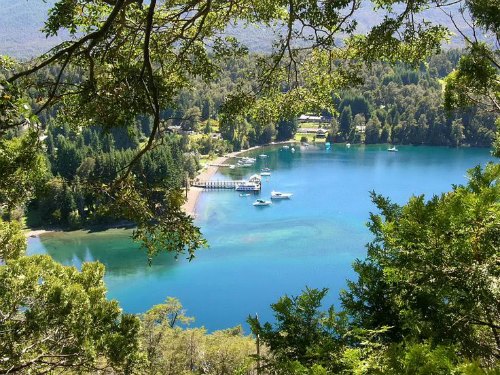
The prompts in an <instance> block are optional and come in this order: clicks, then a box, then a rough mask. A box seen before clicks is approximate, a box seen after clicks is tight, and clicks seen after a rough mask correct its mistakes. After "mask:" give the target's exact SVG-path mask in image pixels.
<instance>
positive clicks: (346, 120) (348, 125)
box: [339, 106, 352, 140]
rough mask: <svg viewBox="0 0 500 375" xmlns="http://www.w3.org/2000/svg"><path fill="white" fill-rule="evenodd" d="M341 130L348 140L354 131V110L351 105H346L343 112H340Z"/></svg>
mask: <svg viewBox="0 0 500 375" xmlns="http://www.w3.org/2000/svg"><path fill="white" fill-rule="evenodd" d="M339 125H340V132H341V133H342V137H343V138H344V139H345V140H348V139H349V137H350V134H351V132H352V112H351V107H349V106H347V107H344V109H343V110H342V113H341V114H340V120H339Z"/></svg>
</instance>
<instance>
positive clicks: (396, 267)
mask: <svg viewBox="0 0 500 375" xmlns="http://www.w3.org/2000/svg"><path fill="white" fill-rule="evenodd" d="M51 4H53V5H52V8H51V10H50V11H49V13H48V15H47V18H46V22H45V25H44V29H43V32H44V34H45V36H46V37H54V36H65V35H67V36H68V38H67V40H66V38H65V41H64V42H63V43H61V44H59V45H58V46H56V47H54V48H53V49H51V50H50V51H48V52H47V53H46V54H44V55H42V56H39V57H37V58H34V59H33V60H29V61H15V60H13V59H11V58H9V57H4V56H2V57H0V214H1V219H0V343H1V345H0V373H5V374H47V373H55V374H59V373H68V374H84V373H88V374H172V375H173V374H214V375H215V374H217V375H226V374H228V375H229V374H249V375H250V374H257V375H278V374H279V375H281V374H282V375H289V374H290V375H330V374H394V375H396V374H421V375H424V374H425V375H426V374H436V375H437V374H450V375H452V374H467V375H476V374H498V372H499V371H500V368H499V364H498V359H499V357H500V322H499V317H500V305H499V303H498V301H499V300H500V295H499V279H500V268H499V249H500V185H499V179H500V165H499V164H498V163H490V164H488V165H487V166H485V167H481V166H478V167H476V168H474V169H472V170H470V171H468V174H467V177H468V182H467V184H465V185H463V186H453V187H452V188H451V191H449V192H447V193H443V194H441V195H439V196H433V197H423V196H414V197H412V198H410V199H409V201H408V202H407V203H406V204H404V205H398V204H395V203H393V202H392V201H391V200H390V198H387V197H383V196H380V195H377V194H376V193H375V192H373V193H372V195H371V196H372V201H373V203H374V205H375V207H376V212H374V213H373V214H371V215H370V221H369V223H368V227H369V229H370V231H371V233H372V236H373V237H372V241H371V242H370V243H368V244H367V249H366V250H367V252H366V257H365V258H364V259H359V260H356V261H355V262H354V264H353V268H354V271H355V273H356V277H355V278H354V279H353V280H350V281H348V282H347V285H346V290H345V291H343V292H342V293H341V295H340V296H339V303H338V306H335V307H333V306H330V307H329V306H322V301H323V299H324V297H325V295H326V293H327V290H326V289H308V288H305V290H304V291H303V293H302V294H301V295H299V296H283V297H281V298H280V299H279V300H278V301H277V302H276V303H274V304H273V305H271V309H272V310H273V312H274V317H275V319H274V321H272V322H261V321H260V320H259V319H258V317H257V316H250V317H249V318H248V320H247V322H248V324H249V326H250V328H251V331H252V332H251V335H250V336H244V335H243V333H242V330H241V328H240V327H235V328H232V329H228V330H224V331H218V332H212V333H207V332H206V331H205V330H204V329H203V328H189V323H190V322H191V319H190V317H188V316H186V314H185V312H184V310H183V308H182V305H181V304H180V302H179V301H177V300H175V299H171V298H167V300H166V301H165V303H163V304H160V305H156V306H153V307H152V308H151V309H150V310H149V311H147V312H145V313H143V314H127V313H126V312H123V311H122V309H121V308H120V306H119V304H118V302H117V301H114V300H109V299H108V298H107V296H106V286H105V283H104V266H103V265H102V264H100V263H99V262H86V263H83V264H82V266H81V268H80V269H77V268H76V267H72V266H63V265H62V264H59V263H57V262H55V261H54V260H53V259H52V258H51V257H49V256H47V255H33V256H28V255H26V247H27V243H26V238H25V234H24V233H23V232H22V227H23V217H24V214H25V212H26V208H28V210H27V213H28V220H34V221H36V220H38V222H39V223H40V222H42V223H52V224H57V225H64V226H71V227H78V226H81V225H86V224H88V223H93V222H102V221H106V220H110V219H111V220H116V219H125V220H127V221H129V222H132V223H134V224H135V229H134V235H133V237H134V239H136V240H138V241H139V242H140V243H141V244H142V246H143V247H144V248H145V249H146V250H147V255H146V256H145V259H144V261H145V262H146V261H147V260H149V262H153V261H154V255H155V254H157V253H158V252H160V251H165V252H170V253H172V254H173V255H175V256H179V255H182V256H186V257H187V258H188V259H192V258H193V257H194V256H195V252H196V250H197V249H199V248H200V247H202V246H203V245H205V244H206V242H205V240H204V239H203V237H202V235H201V232H200V230H199V228H197V227H196V226H195V225H194V223H193V219H192V218H191V217H189V216H188V215H187V214H186V213H185V212H183V211H182V209H181V205H182V204H183V202H184V201H185V199H184V195H183V193H184V192H183V190H182V188H181V187H182V186H183V184H184V182H185V180H186V179H187V178H189V176H193V175H194V173H196V170H197V168H198V167H199V165H198V163H199V160H198V158H199V155H201V154H210V153H212V154H213V153H224V152H226V151H228V150H239V149H244V148H246V147H248V146H251V145H256V144H264V143H267V142H270V141H272V140H283V139H289V138H291V137H293V136H294V134H295V133H296V131H297V129H298V122H297V121H296V118H297V116H299V115H300V114H303V113H314V114H321V115H323V116H324V118H325V119H327V122H326V123H325V124H327V125H326V126H327V127H328V130H329V137H330V141H333V142H339V141H346V142H366V143H376V142H392V143H398V144H399V143H405V144H422V143H424V144H434V145H449V146H459V145H471V146H478V145H479V146H489V145H490V144H491V143H492V142H493V141H494V142H495V143H494V145H493V148H492V149H493V154H494V155H496V156H500V142H499V140H498V138H497V139H495V140H494V135H493V129H494V128H493V126H494V121H495V119H496V122H497V124H498V114H499V113H500V106H499V104H498V103H499V99H500V94H499V93H500V83H499V82H500V80H499V69H500V62H499V55H498V42H499V39H500V37H499V35H500V23H499V20H500V8H499V6H498V4H496V3H493V2H490V1H484V0H467V1H465V0H458V1H456V0H439V1H435V0H420V1H406V2H405V1H401V2H397V1H393V0H378V1H377V2H376V3H374V4H367V5H368V7H369V8H371V11H373V12H382V13H383V14H384V17H383V18H380V19H377V20H375V25H374V26H370V27H368V30H364V31H363V32H362V33H359V30H357V26H358V22H357V19H356V11H357V10H359V8H360V6H361V1H359V0H350V1H342V2H331V1H312V2H311V1H303V0H290V1H272V2H269V1H267V0H252V1H248V0H232V1H219V0H199V1H198V0H197V1H190V2H183V1H173V2H163V1H156V0H150V1H146V2H143V1H135V0H57V1H55V2H53V3H51ZM428 9H430V10H431V11H432V10H434V11H440V12H443V13H444V15H445V16H446V18H447V19H448V20H449V21H451V24H452V25H453V27H454V28H455V32H456V33H458V34H459V38H461V39H463V41H464V46H465V48H464V50H463V51H462V52H457V51H449V52H447V53H445V54H441V55H436V54H437V52H439V51H440V50H441V46H442V43H443V42H445V41H446V40H447V39H449V38H450V37H451V33H450V31H449V30H448V29H447V28H446V27H445V26H444V25H439V24H433V23H432V22H427V21H426V20H425V19H424V18H422V17H420V16H421V15H422V11H423V10H428ZM458 15H460V16H462V18H463V19H464V20H465V25H464V24H463V23H461V24H460V25H458V24H457V23H456V18H457V17H456V16H458ZM15 16H16V15H12V17H15ZM468 18H469V19H470V20H471V21H472V22H470V23H469V22H467V19H468ZM238 22H241V23H243V24H245V23H248V24H260V25H263V26H265V27H268V28H273V27H275V30H274V31H275V32H276V34H275V37H276V38H275V43H274V44H273V49H272V52H271V53H270V54H269V55H265V56H262V55H251V54H250V55H249V54H248V49H247V48H246V47H245V46H242V45H241V44H240V43H238V41H237V40H235V38H234V37H231V36H228V35H226V34H225V32H227V30H228V29H229V28H230V27H231V26H233V25H234V24H236V23H238ZM461 27H462V29H461ZM463 28H470V29H471V30H463ZM480 34H492V35H493V36H492V38H493V40H494V43H493V44H488V43H485V42H484V40H482V39H480V38H478V35H480ZM339 36H342V42H341V43H339V38H338V37H339ZM363 129H364V131H363ZM218 134H220V136H221V137H222V139H218ZM497 134H498V133H497ZM37 218H38V219H37ZM207 308H210V306H207Z"/></svg>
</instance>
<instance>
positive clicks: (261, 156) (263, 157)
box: [259, 154, 267, 159]
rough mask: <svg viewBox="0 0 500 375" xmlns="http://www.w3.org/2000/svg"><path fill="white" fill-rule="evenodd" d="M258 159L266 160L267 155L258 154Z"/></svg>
mask: <svg viewBox="0 0 500 375" xmlns="http://www.w3.org/2000/svg"><path fill="white" fill-rule="evenodd" d="M259 158H262V159H265V158H267V155H266V154H260V155H259Z"/></svg>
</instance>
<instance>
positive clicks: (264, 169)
mask: <svg viewBox="0 0 500 375" xmlns="http://www.w3.org/2000/svg"><path fill="white" fill-rule="evenodd" d="M260 171H261V172H271V169H269V168H262V169H261V170H260Z"/></svg>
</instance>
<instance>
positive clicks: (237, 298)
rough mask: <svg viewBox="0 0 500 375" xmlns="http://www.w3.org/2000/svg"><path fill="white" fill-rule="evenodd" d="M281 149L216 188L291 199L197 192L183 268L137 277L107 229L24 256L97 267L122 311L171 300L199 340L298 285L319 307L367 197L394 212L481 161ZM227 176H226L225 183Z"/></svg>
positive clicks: (161, 261)
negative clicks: (239, 187)
mask: <svg viewBox="0 0 500 375" xmlns="http://www.w3.org/2000/svg"><path fill="white" fill-rule="evenodd" d="M296 148H297V151H296V152H295V153H292V152H291V151H290V150H282V149H281V148H280V147H272V148H266V149H264V150H262V149H261V150H258V151H256V152H254V153H253V154H251V155H253V156H256V155H257V154H262V153H265V154H267V155H269V157H268V158H266V159H259V160H258V161H257V163H256V166H255V168H241V169H236V170H229V169H226V170H225V171H222V172H221V173H219V174H218V176H217V177H218V178H235V179H237V178H241V177H247V176H249V175H250V174H252V173H254V172H255V171H256V170H260V168H262V167H264V166H266V167H269V168H271V169H272V176H271V177H269V178H265V179H264V180H263V189H262V192H261V193H260V194H259V195H258V196H259V197H261V198H265V199H269V197H270V192H271V191H272V190H273V189H274V190H278V191H285V192H292V193H293V194H294V195H293V198H292V199H291V200H289V201H288V200H287V201H279V202H274V203H273V205H272V206H271V207H253V206H252V202H253V201H254V199H255V197H254V196H250V197H240V196H239V194H238V193H236V192H234V191H211V192H204V193H203V194H202V195H201V197H200V200H199V202H198V207H197V210H198V217H197V219H196V223H197V225H199V226H200V227H201V229H202V232H203V233H204V235H205V236H206V238H207V239H208V241H209V243H210V248H209V249H208V250H201V251H199V252H198V255H197V258H196V259H195V260H194V261H192V262H187V261H186V260H184V259H179V260H175V259H173V257H171V256H170V255H167V254H164V255H162V256H160V257H158V258H156V259H155V260H154V263H153V266H152V267H148V266H147V262H146V258H145V256H144V253H142V251H141V250H139V248H138V246H137V245H136V244H134V243H133V242H132V241H131V240H130V239H129V238H128V236H129V235H130V231H126V230H110V231H104V232H96V233H91V234H87V233H85V232H71V233H59V234H49V235H45V236H42V237H41V238H30V239H29V252H30V253H48V254H50V255H51V256H52V257H54V258H55V259H56V260H58V261H60V262H62V263H64V264H74V265H76V266H79V265H80V264H81V263H82V262H83V261H91V260H100V261H101V262H103V263H104V264H105V265H106V270H107V271H106V276H105V280H106V284H107V286H108V289H109V293H108V295H109V297H111V298H116V299H118V300H119V301H120V303H121V306H122V307H123V308H124V310H125V311H128V312H143V311H145V310H147V309H149V308H150V307H151V306H152V305H154V304H157V303H161V302H162V301H163V300H164V299H165V298H166V297H167V296H174V297H177V298H179V299H180V300H181V302H182V303H183V305H184V306H185V308H186V309H187V313H188V315H192V316H195V317H196V323H195V325H200V326H201V325H204V326H205V327H207V328H208V329H209V330H215V329H221V328H227V327H230V326H234V325H237V324H241V323H244V322H245V319H246V317H247V316H248V315H249V314H254V313H256V312H258V313H259V316H260V317H261V318H262V319H271V318H272V317H271V311H270V308H269V304H271V303H273V302H275V301H276V300H277V299H278V298H279V297H280V296H282V295H284V294H294V295H296V294H298V293H300V291H301V290H302V289H304V288H305V286H309V287H318V288H320V287H328V288H329V289H330V293H329V295H328V299H327V301H326V302H327V303H336V301H337V296H338V292H339V290H340V289H341V288H343V287H344V286H345V280H346V279H347V278H353V277H354V276H355V275H354V274H353V272H352V270H351V264H352V262H353V260H354V259H356V258H362V257H364V255H365V247H364V245H365V244H366V243H367V242H369V241H370V239H371V236H370V233H369V231H368V229H367V228H366V225H365V224H366V222H367V220H368V217H369V212H370V211H374V210H375V208H374V206H373V205H372V203H371V201H370V198H369V191H371V190H375V191H376V192H378V193H381V194H384V195H387V196H390V197H391V198H392V199H393V200H394V201H395V202H398V203H404V202H405V201H406V200H407V199H408V198H409V197H410V196H411V195H412V194H426V195H431V194H437V193H441V192H445V191H448V190H450V189H451V185H452V184H460V183H464V182H465V181H466V179H465V177H464V176H465V171H466V170H467V169H468V168H471V167H473V166H474V165H476V164H483V165H484V164H485V163H486V162H487V161H489V160H492V159H491V157H490V155H489V151H488V150H487V149H449V148H444V147H411V146H406V147H403V146H401V147H400V148H399V150H400V151H399V152H397V153H391V152H387V151H386V149H387V147H386V146H352V147H351V148H350V149H347V148H346V147H345V146H343V145H338V146H337V145H336V146H335V147H333V149H332V150H329V151H327V150H325V149H324V148H319V147H318V148H316V147H313V146H311V147H308V148H304V147H302V148H300V147H298V146H297V147H296ZM229 173H231V174H232V175H230V174H229Z"/></svg>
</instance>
